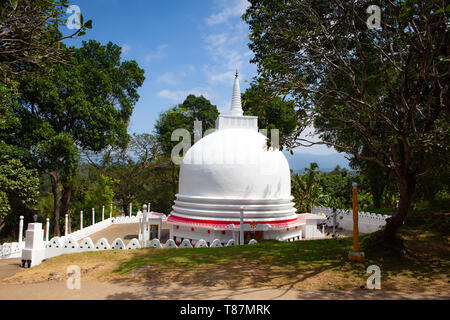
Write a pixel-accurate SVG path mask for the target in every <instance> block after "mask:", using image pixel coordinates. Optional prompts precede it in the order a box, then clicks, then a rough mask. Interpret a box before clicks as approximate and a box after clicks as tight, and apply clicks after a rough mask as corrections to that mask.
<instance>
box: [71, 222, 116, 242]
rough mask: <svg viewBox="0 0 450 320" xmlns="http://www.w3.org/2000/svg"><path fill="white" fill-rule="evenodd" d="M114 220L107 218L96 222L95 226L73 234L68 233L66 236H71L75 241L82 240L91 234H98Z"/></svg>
mask: <svg viewBox="0 0 450 320" xmlns="http://www.w3.org/2000/svg"><path fill="white" fill-rule="evenodd" d="M114 219H115V218H108V219H105V220H103V221H100V222H97V223H95V224H92V225H90V226H88V227H85V228H83V229H80V230H77V231H75V232H72V233H70V234H69V235H68V236H71V237H72V238H74V239H75V240H80V239H83V238H85V237H87V236H89V235H91V234H93V233H96V232H99V231H101V230H103V229H106V228H108V227H109V226H110V225H112V224H113V223H114Z"/></svg>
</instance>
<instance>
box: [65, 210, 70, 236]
mask: <svg viewBox="0 0 450 320" xmlns="http://www.w3.org/2000/svg"><path fill="white" fill-rule="evenodd" d="M65 218H66V221H65V225H64V235H65V236H67V235H68V233H69V215H68V214H66V215H65Z"/></svg>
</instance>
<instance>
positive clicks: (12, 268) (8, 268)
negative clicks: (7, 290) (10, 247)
mask: <svg viewBox="0 0 450 320" xmlns="http://www.w3.org/2000/svg"><path fill="white" fill-rule="evenodd" d="M20 262H21V259H20V258H13V259H2V260H0V280H2V279H5V278H8V277H11V276H13V275H15V274H16V273H17V272H19V271H20V270H21V268H20Z"/></svg>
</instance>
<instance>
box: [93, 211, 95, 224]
mask: <svg viewBox="0 0 450 320" xmlns="http://www.w3.org/2000/svg"><path fill="white" fill-rule="evenodd" d="M92 224H95V209H94V208H92Z"/></svg>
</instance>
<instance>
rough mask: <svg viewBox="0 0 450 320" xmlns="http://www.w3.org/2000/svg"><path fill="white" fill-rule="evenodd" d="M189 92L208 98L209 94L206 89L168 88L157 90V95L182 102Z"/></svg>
mask: <svg viewBox="0 0 450 320" xmlns="http://www.w3.org/2000/svg"><path fill="white" fill-rule="evenodd" d="M190 94H193V95H195V96H204V97H205V98H206V99H210V95H209V94H208V91H207V90H206V89H202V88H194V89H191V90H168V89H164V90H161V91H159V92H158V97H160V98H164V99H168V100H172V101H174V102H177V103H178V102H179V103H182V102H183V101H184V99H186V97H187V96H188V95H190Z"/></svg>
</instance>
